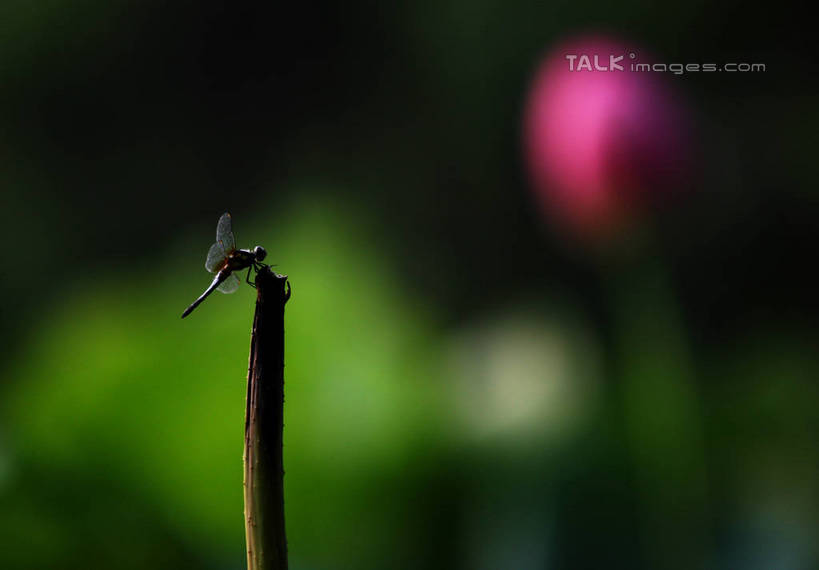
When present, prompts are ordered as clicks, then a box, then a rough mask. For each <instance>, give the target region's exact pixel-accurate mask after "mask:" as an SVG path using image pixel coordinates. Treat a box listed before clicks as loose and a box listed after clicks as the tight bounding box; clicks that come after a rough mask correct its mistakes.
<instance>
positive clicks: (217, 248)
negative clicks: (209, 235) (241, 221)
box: [182, 212, 267, 319]
mask: <svg viewBox="0 0 819 570" xmlns="http://www.w3.org/2000/svg"><path fill="white" fill-rule="evenodd" d="M231 226H232V220H231V217H230V214H229V213H228V212H225V213H224V214H222V217H220V218H219V222H218V223H217V224H216V242H215V243H214V244H213V245H212V246H210V249H209V250H208V257H207V259H206V260H205V269H207V270H208V271H209V272H210V273H213V274H215V275H214V277H213V281H211V283H210V286H208V288H207V289H205V292H204V293H202V294H201V295H199V298H198V299H196V301H194V302H193V303H191V305H190V307H188V308H187V309H185V312H184V313H182V318H183V319H184V318H185V317H187V316H188V315H190V314H191V312H192V311H193V310H194V309H195V308H196V307H198V306H199V304H200V303H201V302H202V301H204V300H205V299H206V298H207V296H208V295H210V294H211V293H213V291H214V290H219V291H220V292H222V293H235V292H236V290H237V289H238V288H239V285H240V284H241V281H240V280H239V278H238V277H237V276H236V273H237V272H239V271H242V270H244V269H247V277H246V278H245V280H246V281H247V283H248V284H249V285H251V286H254V285H253V283H251V282H250V271H251V270H256V271H257V272H258V271H259V269H261V268H262V267H263V266H264V264H263V263H262V261H263V260H264V258H265V257H267V251H265V249H264V248H263V247H262V246H260V245H257V246H256V247H254V248H253V249H236V240H235V239H234V238H233V229H232V227H231Z"/></svg>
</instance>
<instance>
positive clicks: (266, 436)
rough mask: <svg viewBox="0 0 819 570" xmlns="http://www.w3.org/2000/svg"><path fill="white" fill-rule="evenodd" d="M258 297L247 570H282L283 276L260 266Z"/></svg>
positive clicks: (248, 448)
mask: <svg viewBox="0 0 819 570" xmlns="http://www.w3.org/2000/svg"><path fill="white" fill-rule="evenodd" d="M256 287H257V290H258V295H257V298H256V314H255V316H254V317H253V332H252V336H251V340H250V363H249V366H248V375H247V408H246V410H245V452H244V465H245V476H244V489H245V532H246V537H247V567H248V570H286V569H287V538H286V536H285V532H284V486H283V478H284V468H283V467H282V429H283V427H284V415H283V411H284V410H283V408H284V304H285V303H286V302H287V299H289V298H290V284H289V283H287V276H285V275H278V274H276V273H274V272H273V271H271V270H270V268H269V267H263V268H262V269H261V270H260V271H259V273H258V275H257V276H256Z"/></svg>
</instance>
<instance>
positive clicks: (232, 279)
mask: <svg viewBox="0 0 819 570" xmlns="http://www.w3.org/2000/svg"><path fill="white" fill-rule="evenodd" d="M239 284H240V281H239V278H238V277H236V276H235V275H234V274H233V273H231V274H230V275H228V278H227V279H225V280H224V281H222V283H221V284H220V285H219V287H217V288H216V289H217V290H218V291H219V292H220V293H235V292H236V289H238V288H239Z"/></svg>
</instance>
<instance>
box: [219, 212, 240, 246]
mask: <svg viewBox="0 0 819 570" xmlns="http://www.w3.org/2000/svg"><path fill="white" fill-rule="evenodd" d="M232 225H233V224H232V223H231V218H230V214H228V213H227V212H225V213H224V214H222V217H221V218H219V223H218V224H216V243H219V242H222V246H223V247H224V248H225V253H226V254H227V253H230V252H231V251H233V250H234V248H235V247H236V240H235V239H233V228H232Z"/></svg>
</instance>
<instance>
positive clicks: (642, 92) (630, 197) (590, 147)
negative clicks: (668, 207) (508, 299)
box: [524, 36, 689, 237]
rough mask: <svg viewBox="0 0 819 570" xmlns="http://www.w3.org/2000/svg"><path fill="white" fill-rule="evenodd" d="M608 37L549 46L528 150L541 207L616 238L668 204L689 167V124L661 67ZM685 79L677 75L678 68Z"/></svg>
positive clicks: (589, 232) (585, 231)
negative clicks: (653, 209) (653, 208)
mask: <svg viewBox="0 0 819 570" xmlns="http://www.w3.org/2000/svg"><path fill="white" fill-rule="evenodd" d="M638 63H639V64H650V63H651V62H650V61H649V60H648V59H647V57H646V56H645V54H641V52H640V51H639V50H637V49H635V48H630V47H628V46H627V45H625V44H623V43H621V42H617V41H614V40H610V39H607V38H604V37H597V36H586V37H580V38H577V39H573V40H569V41H567V42H564V43H563V44H561V45H559V46H557V47H556V48H554V49H553V50H552V51H551V52H550V53H548V54H547V56H546V58H545V59H544V61H543V63H542V64H541V65H540V67H539V69H538V70H537V71H536V74H535V76H534V78H533V81H532V85H531V88H530V91H529V94H528V100H527V104H526V109H525V115H524V137H525V139H524V150H525V153H526V162H527V166H528V169H529V174H530V177H531V182H532V185H533V188H534V190H535V192H536V193H537V197H538V201H539V203H540V204H541V206H542V208H543V211H544V212H545V213H546V214H547V215H548V217H549V218H550V219H552V221H554V222H555V223H556V224H557V225H559V226H562V227H564V228H567V229H569V230H572V231H573V232H574V233H576V234H580V235H583V236H586V237H601V236H610V235H612V233H615V232H617V231H618V230H620V229H622V228H623V227H624V226H626V225H628V224H629V223H631V221H632V220H634V219H635V218H636V217H639V215H640V214H641V213H643V212H645V210H646V208H647V207H648V206H655V205H662V204H663V203H665V202H667V201H668V198H669V196H670V195H671V194H672V193H673V192H674V190H676V189H678V188H680V187H681V186H682V184H683V182H684V180H685V177H686V172H687V170H688V163H689V161H688V159H687V156H688V144H687V140H688V136H687V135H686V130H687V122H686V120H685V118H684V115H683V112H682V111H683V110H682V106H681V105H680V103H679V102H678V100H677V98H676V97H675V93H674V91H672V89H671V88H670V87H669V86H668V85H666V84H665V83H663V81H666V80H668V77H666V76H664V75H663V73H662V72H659V71H651V70H639V69H640V68H638V67H637V64H638ZM675 77H677V76H675Z"/></svg>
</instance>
